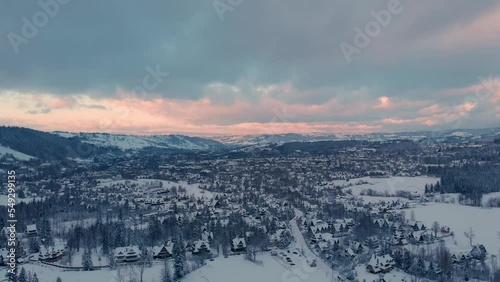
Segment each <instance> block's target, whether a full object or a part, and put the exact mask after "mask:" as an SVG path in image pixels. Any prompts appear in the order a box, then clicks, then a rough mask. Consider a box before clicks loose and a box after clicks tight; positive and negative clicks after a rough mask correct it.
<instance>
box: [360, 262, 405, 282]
mask: <svg viewBox="0 0 500 282" xmlns="http://www.w3.org/2000/svg"><path fill="white" fill-rule="evenodd" d="M355 271H356V273H357V274H358V277H356V278H357V279H358V281H364V280H365V281H367V282H371V281H379V278H380V276H379V274H372V273H370V272H368V271H366V267H365V266H364V265H359V266H357V267H356V268H355ZM411 277H412V275H409V274H407V273H405V272H403V271H401V270H399V269H393V270H391V272H389V273H386V274H384V279H385V281H387V282H396V281H398V282H404V281H408V282H409V281H412V280H411Z"/></svg>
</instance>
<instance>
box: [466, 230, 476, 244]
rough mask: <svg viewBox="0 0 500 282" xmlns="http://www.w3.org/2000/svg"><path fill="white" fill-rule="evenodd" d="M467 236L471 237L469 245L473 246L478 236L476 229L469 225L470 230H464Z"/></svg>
mask: <svg viewBox="0 0 500 282" xmlns="http://www.w3.org/2000/svg"><path fill="white" fill-rule="evenodd" d="M464 235H465V237H467V239H469V246H470V247H472V242H473V240H474V237H475V236H476V234H475V232H474V230H472V227H469V231H467V232H464Z"/></svg>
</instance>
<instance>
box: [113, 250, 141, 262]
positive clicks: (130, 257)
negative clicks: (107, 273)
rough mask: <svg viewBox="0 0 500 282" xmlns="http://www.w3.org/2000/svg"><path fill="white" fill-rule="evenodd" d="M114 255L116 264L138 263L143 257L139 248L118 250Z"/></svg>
mask: <svg viewBox="0 0 500 282" xmlns="http://www.w3.org/2000/svg"><path fill="white" fill-rule="evenodd" d="M114 255H115V261H116V263H130V262H136V261H138V260H139V258H140V256H141V255H140V251H139V247H137V246H130V247H120V248H116V249H115V250H114Z"/></svg>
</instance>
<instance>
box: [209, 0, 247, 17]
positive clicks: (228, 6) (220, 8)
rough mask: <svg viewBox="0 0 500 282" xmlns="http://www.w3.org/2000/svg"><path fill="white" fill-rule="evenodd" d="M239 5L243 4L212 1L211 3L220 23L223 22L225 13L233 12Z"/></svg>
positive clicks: (239, 1) (235, 0) (238, 0)
mask: <svg viewBox="0 0 500 282" xmlns="http://www.w3.org/2000/svg"><path fill="white" fill-rule="evenodd" d="M241 3H243V0H214V2H212V4H213V6H214V9H215V12H217V16H219V19H220V21H221V22H222V21H224V14H225V13H227V12H233V11H234V10H235V9H236V7H238V6H239V5H241Z"/></svg>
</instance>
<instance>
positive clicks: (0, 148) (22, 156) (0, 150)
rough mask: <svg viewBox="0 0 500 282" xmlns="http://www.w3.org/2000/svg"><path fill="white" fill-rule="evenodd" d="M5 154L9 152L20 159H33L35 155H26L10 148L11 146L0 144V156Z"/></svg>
mask: <svg viewBox="0 0 500 282" xmlns="http://www.w3.org/2000/svg"><path fill="white" fill-rule="evenodd" d="M5 154H11V155H13V156H14V158H16V159H18V160H21V161H29V160H30V159H34V158H35V157H33V156H30V155H26V154H24V153H21V152H18V151H15V150H12V149H11V148H8V147H5V146H2V145H0V157H1V156H2V155H5Z"/></svg>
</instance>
